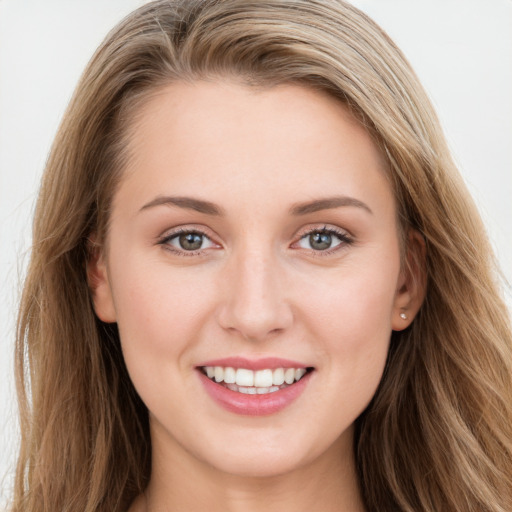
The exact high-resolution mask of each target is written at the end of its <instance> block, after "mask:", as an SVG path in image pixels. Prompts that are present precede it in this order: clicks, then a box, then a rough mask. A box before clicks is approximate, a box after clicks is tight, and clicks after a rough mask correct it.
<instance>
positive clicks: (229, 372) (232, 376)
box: [224, 367, 236, 384]
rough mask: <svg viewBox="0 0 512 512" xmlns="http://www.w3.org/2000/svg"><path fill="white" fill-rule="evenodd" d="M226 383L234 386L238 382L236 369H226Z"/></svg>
mask: <svg viewBox="0 0 512 512" xmlns="http://www.w3.org/2000/svg"><path fill="white" fill-rule="evenodd" d="M224 382H225V383H226V384H234V383H235V382H236V372H235V369H234V368H230V367H228V368H224Z"/></svg>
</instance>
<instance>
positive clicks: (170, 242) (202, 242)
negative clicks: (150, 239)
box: [160, 230, 216, 252]
mask: <svg viewBox="0 0 512 512" xmlns="http://www.w3.org/2000/svg"><path fill="white" fill-rule="evenodd" d="M160 244H162V245H166V246H170V248H172V250H175V251H177V252H197V251H202V250H204V249H209V248H211V247H215V246H216V245H215V244H214V243H213V242H212V241H211V240H210V238H208V237H207V236H206V235H205V234H204V233H201V232H199V231H192V230H190V231H184V230H183V231H179V232H178V233H172V234H170V235H168V236H166V237H165V238H164V239H163V240H161V241H160Z"/></svg>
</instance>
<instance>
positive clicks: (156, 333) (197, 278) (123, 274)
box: [113, 254, 212, 380]
mask: <svg viewBox="0 0 512 512" xmlns="http://www.w3.org/2000/svg"><path fill="white" fill-rule="evenodd" d="M156 259H157V258H155V261H151V260H148V258H147V257H146V258H145V261H144V262H143V263H142V261H141V259H139V258H137V255H136V254H134V255H126V256H125V258H124V259H123V260H122V264H119V265H117V267H116V269H115V273H114V274H113V282H114V286H113V291H114V303H115V309H116V314H117V321H118V326H119V333H120V337H121V343H122V347H123V353H124V356H125V359H126V363H127V365H128V367H129V370H130V373H132V372H133V373H134V375H132V377H133V378H134V380H135V378H136V374H142V373H146V374H153V373H155V372H158V371H159V370H161V371H164V372H165V371H168V370H169V368H164V367H165V366H171V365H176V364H178V365H179V364H186V361H185V360H184V359H183V357H182V354H183V353H184V352H185V349H188V348H190V347H191V346H193V345H194V344H195V343H196V342H198V340H199V338H200V336H201V329H202V326H203V325H204V318H208V316H209V308H210V304H211V288H212V287H211V286H208V282H207V281H206V282H205V279H204V278H203V277H202V276H201V275H200V274H201V273H200V272H199V273H197V272H196V275H194V274H193V273H191V272H187V271H183V270H181V269H176V268H172V267H170V266H168V265H162V260H161V259H160V261H156ZM118 261H120V260H118ZM139 262H140V264H139Z"/></svg>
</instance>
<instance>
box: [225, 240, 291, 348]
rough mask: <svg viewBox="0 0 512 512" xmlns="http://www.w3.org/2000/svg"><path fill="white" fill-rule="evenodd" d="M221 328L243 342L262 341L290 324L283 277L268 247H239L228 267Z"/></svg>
mask: <svg viewBox="0 0 512 512" xmlns="http://www.w3.org/2000/svg"><path fill="white" fill-rule="evenodd" d="M228 267H229V268H228V269H227V277H226V280H227V281H228V282H226V283H225V284H226V288H227V291H228V293H227V295H226V296H225V300H224V303H223V305H222V314H221V325H222V326H223V327H224V328H227V329H229V330H234V331H238V332H239V333H240V334H241V335H242V336H243V337H244V338H247V339H253V340H256V339H263V338H265V337H266V336H267V335H269V334H271V333H275V332H278V331H281V330H283V329H285V328H287V327H288V326H289V325H290V323H291V320H292V313H291V310H290V307H289V304H288V303H287V301H286V298H285V296H284V286H283V273H282V269H280V265H279V261H278V257H277V255H276V254H275V251H273V250H272V248H271V247H269V246H268V245H266V246H265V245H263V244H248V245H246V246H245V247H241V248H240V249H239V250H238V251H236V253H235V254H233V255H232V259H231V261H230V263H229V265H228Z"/></svg>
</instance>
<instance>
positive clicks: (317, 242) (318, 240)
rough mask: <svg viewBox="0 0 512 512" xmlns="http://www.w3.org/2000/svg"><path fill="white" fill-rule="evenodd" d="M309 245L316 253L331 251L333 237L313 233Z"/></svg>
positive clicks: (327, 234)
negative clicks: (325, 250)
mask: <svg viewBox="0 0 512 512" xmlns="http://www.w3.org/2000/svg"><path fill="white" fill-rule="evenodd" d="M309 243H310V245H311V247H312V248H313V249H315V250H316V251H321V250H322V249H329V247H330V246H331V243H332V236H331V235H330V234H329V233H312V234H311V235H309Z"/></svg>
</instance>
